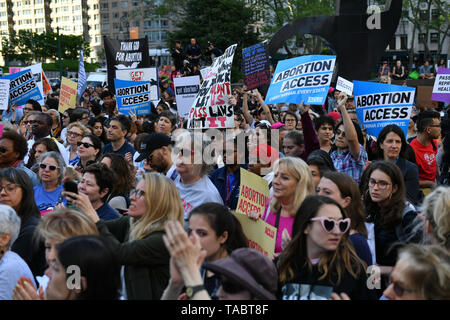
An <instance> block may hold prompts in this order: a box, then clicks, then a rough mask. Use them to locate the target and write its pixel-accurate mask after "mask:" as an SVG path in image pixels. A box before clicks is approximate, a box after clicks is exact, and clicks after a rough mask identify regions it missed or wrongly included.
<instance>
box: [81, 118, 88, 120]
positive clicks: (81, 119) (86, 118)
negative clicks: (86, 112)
mask: <svg viewBox="0 0 450 320" xmlns="http://www.w3.org/2000/svg"><path fill="white" fill-rule="evenodd" d="M86 119H89V117H83V118H81V120H86Z"/></svg>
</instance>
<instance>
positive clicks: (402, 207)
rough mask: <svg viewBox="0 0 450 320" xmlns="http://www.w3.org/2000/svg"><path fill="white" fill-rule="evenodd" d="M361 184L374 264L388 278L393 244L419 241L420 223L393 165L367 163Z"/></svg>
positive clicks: (398, 170)
mask: <svg viewBox="0 0 450 320" xmlns="http://www.w3.org/2000/svg"><path fill="white" fill-rule="evenodd" d="M361 184H362V185H361V186H360V189H361V190H362V191H363V192H362V194H363V202H364V205H365V210H366V213H367V221H368V222H373V223H374V232H375V253H376V262H377V264H378V265H379V267H380V269H381V274H382V275H383V276H388V275H389V274H390V273H391V271H392V269H393V266H394V264H395V258H396V255H397V249H396V248H395V247H394V244H395V243H408V242H419V241H420V240H421V234H422V231H421V230H418V228H419V227H420V226H421V225H422V223H421V220H420V218H418V216H417V213H416V211H415V208H414V207H413V206H412V205H411V204H410V203H409V202H407V201H406V191H405V183H404V181H403V176H402V173H401V171H400V169H399V168H398V167H397V165H395V164H394V163H393V162H390V161H375V162H373V163H371V164H370V165H369V166H368V167H367V168H366V170H365V171H364V173H363V176H362V178H361ZM383 284H384V285H386V283H385V282H383V283H382V285H383ZM384 288H385V287H384Z"/></svg>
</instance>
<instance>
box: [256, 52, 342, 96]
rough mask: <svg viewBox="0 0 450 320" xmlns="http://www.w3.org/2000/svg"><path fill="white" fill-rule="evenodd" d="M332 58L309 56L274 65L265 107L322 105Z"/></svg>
mask: <svg viewBox="0 0 450 320" xmlns="http://www.w3.org/2000/svg"><path fill="white" fill-rule="evenodd" d="M335 62H336V56H324V55H311V56H302V57H297V58H293V59H287V60H282V61H280V62H278V65H277V68H276V70H275V74H274V76H273V78H272V82H271V84H270V86H269V90H268V92H267V95H266V100H265V104H274V103H297V104H299V103H300V102H301V101H302V100H303V101H304V103H305V104H312V105H323V104H324V103H325V99H326V97H327V95H328V88H329V87H330V83H331V78H332V76H333V71H334V64H335Z"/></svg>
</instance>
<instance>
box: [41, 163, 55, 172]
mask: <svg viewBox="0 0 450 320" xmlns="http://www.w3.org/2000/svg"><path fill="white" fill-rule="evenodd" d="M39 168H41V169H43V170H45V169H47V168H48V169H49V170H50V171H55V170H56V169H57V168H58V167H57V166H53V165H48V164H45V163H41V164H40V165H39Z"/></svg>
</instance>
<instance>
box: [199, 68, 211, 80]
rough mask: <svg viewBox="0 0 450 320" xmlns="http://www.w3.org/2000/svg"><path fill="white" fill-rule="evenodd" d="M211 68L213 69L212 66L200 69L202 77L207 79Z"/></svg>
mask: <svg viewBox="0 0 450 320" xmlns="http://www.w3.org/2000/svg"><path fill="white" fill-rule="evenodd" d="M210 69H211V68H210V67H205V68H201V69H200V74H201V75H202V79H206V77H207V76H208V73H209V70H210Z"/></svg>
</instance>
